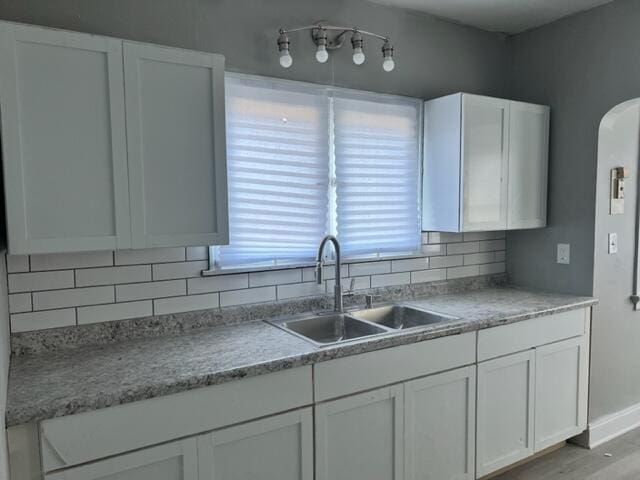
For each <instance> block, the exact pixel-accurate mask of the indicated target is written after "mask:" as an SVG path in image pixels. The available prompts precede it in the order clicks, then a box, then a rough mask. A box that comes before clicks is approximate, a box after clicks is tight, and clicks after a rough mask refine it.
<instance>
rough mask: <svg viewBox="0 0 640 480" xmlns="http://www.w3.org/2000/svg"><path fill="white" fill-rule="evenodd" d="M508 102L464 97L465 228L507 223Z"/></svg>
mask: <svg viewBox="0 0 640 480" xmlns="http://www.w3.org/2000/svg"><path fill="white" fill-rule="evenodd" d="M508 141H509V102H508V101H507V100H501V99H498V98H488V97H478V96H476V95H463V97H462V144H461V148H462V152H461V158H462V192H461V197H462V209H461V213H462V229H463V230H465V231H477V230H504V229H505V228H506V226H507V175H508V174H509V170H508V169H509V159H508Z"/></svg>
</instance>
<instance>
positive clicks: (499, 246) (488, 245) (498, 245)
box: [479, 239, 507, 252]
mask: <svg viewBox="0 0 640 480" xmlns="http://www.w3.org/2000/svg"><path fill="white" fill-rule="evenodd" d="M506 243H507V242H506V241H505V240H504V239H501V240H485V241H484V242H480V249H479V251H480V252H489V251H492V250H504V249H505V248H506Z"/></svg>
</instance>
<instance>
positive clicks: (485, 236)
mask: <svg viewBox="0 0 640 480" xmlns="http://www.w3.org/2000/svg"><path fill="white" fill-rule="evenodd" d="M503 235H504V232H468V233H464V234H463V235H462V237H463V239H464V241H465V242H472V241H478V240H493V239H495V238H502V237H503Z"/></svg>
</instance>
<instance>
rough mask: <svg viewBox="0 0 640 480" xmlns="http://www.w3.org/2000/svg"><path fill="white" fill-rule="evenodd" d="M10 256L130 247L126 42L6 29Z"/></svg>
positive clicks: (1, 85)
mask: <svg viewBox="0 0 640 480" xmlns="http://www.w3.org/2000/svg"><path fill="white" fill-rule="evenodd" d="M0 35H1V36H2V40H1V42H0V43H1V44H2V47H0V72H1V73H0V78H1V80H2V81H1V82H0V95H1V96H2V134H3V135H2V136H3V138H2V143H3V164H4V174H5V189H6V199H7V224H8V237H9V249H10V253H14V254H17V253H39V252H44V253H49V252H64V251H80V250H105V249H115V248H129V247H130V246H131V239H130V217H129V193H128V180H127V158H126V142H125V132H124V121H125V118H124V92H123V72H122V42H121V41H119V40H116V39H109V38H103V37H98V36H92V35H85V34H80V33H74V32H63V31H56V30H48V29H43V28H38V27H30V26H22V25H11V24H2V25H1V26H0Z"/></svg>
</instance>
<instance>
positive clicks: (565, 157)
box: [507, 0, 640, 422]
mask: <svg viewBox="0 0 640 480" xmlns="http://www.w3.org/2000/svg"><path fill="white" fill-rule="evenodd" d="M638 25H640V1H637V0H616V1H615V2H613V3H611V4H608V5H606V6H602V7H599V8H596V9H594V10H590V11H588V12H585V13H582V14H579V15H576V16H574V17H570V18H567V19H564V20H561V21H558V22H556V23H553V24H550V25H547V26H544V27H541V28H539V29H536V30H534V31H531V32H527V33H524V34H522V35H518V36H516V37H513V38H511V39H510V40H509V43H510V54H511V56H512V61H511V69H512V70H511V78H512V91H511V94H512V96H515V97H517V98H521V99H523V100H528V101H534V102H541V103H546V104H549V105H551V112H552V114H551V125H552V127H551V158H550V176H549V187H550V189H549V228H547V229H544V230H537V231H529V232H527V231H523V232H512V233H509V234H508V236H507V249H508V250H507V251H508V252H509V255H508V258H507V269H508V271H509V273H510V275H511V279H512V280H513V281H514V282H515V283H518V284H521V285H526V286H531V287H536V288H539V289H544V290H555V291H560V292H575V293H581V294H594V295H595V296H597V297H598V298H599V299H600V305H599V306H598V307H597V308H595V309H594V315H593V321H592V347H591V348H592V359H591V384H590V408H589V420H590V422H593V421H594V420H598V419H601V418H602V417H605V416H607V415H610V414H612V413H615V412H618V411H620V410H622V409H624V408H626V407H629V406H631V405H635V404H637V403H639V402H640V349H639V348H638V342H639V341H640V312H633V311H632V309H631V304H630V302H629V300H628V297H629V295H630V294H631V288H632V267H633V241H634V231H633V230H634V219H633V216H634V212H635V205H634V203H635V196H636V188H635V182H637V181H638V171H637V158H638V134H639V131H638V129H639V128H640V127H639V126H638V118H637V117H638V112H637V107H636V110H633V109H631V110H627V111H626V113H624V114H621V113H620V111H617V115H616V114H612V115H611V116H608V117H607V120H606V121H605V122H604V123H603V136H602V137H601V143H600V147H601V149H602V151H601V152H600V157H599V156H598V145H599V140H598V138H599V136H598V134H599V127H600V122H601V120H602V118H603V117H604V116H605V114H607V112H609V111H610V110H611V109H612V108H613V107H614V106H616V105H618V104H620V103H622V102H624V101H626V100H629V99H633V98H637V97H640V56H639V53H638V52H640V36H639V35H638ZM618 117H619V118H618ZM619 165H626V166H629V167H631V168H632V171H633V173H632V175H633V177H632V179H631V180H630V181H629V182H628V190H627V202H626V211H625V215H622V216H613V217H612V216H610V215H608V201H607V197H608V195H609V184H608V171H609V169H610V168H612V167H614V166H619ZM596 187H597V198H596ZM609 232H617V233H618V235H619V243H620V246H619V249H620V251H619V253H618V254H617V255H608V254H607V234H608V233H609ZM558 242H563V243H565V242H566V243H570V244H571V264H570V265H557V264H556V263H555V246H556V243H558ZM594 271H595V276H594ZM594 279H595V281H594Z"/></svg>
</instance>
